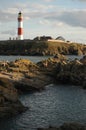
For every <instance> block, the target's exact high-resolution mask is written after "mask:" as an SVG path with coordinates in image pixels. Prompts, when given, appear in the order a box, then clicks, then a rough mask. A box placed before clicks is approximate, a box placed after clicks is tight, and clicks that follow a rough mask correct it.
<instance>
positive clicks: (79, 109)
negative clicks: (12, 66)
mask: <svg viewBox="0 0 86 130" xmlns="http://www.w3.org/2000/svg"><path fill="white" fill-rule="evenodd" d="M27 58H28V59H30V57H27ZM31 58H32V59H33V60H32V61H34V62H37V61H40V59H42V58H43V57H38V58H37V57H31ZM35 58H36V59H35ZM44 58H45V57H44ZM3 59H4V60H5V58H3ZM0 60H1V59H0ZM6 60H9V59H6ZM20 100H21V102H22V103H23V104H24V105H25V106H28V107H29V109H28V110H27V111H26V112H24V113H22V114H21V115H17V116H16V117H13V118H11V119H4V120H2V121H0V130H35V129H36V128H38V127H48V126H50V125H51V126H59V125H61V124H63V123H64V122H70V121H75V122H81V123H86V90H83V89H81V88H79V87H75V86H69V85H65V86H64V85H49V86H46V90H43V91H41V92H35V93H28V94H25V95H22V96H21V97H20Z"/></svg>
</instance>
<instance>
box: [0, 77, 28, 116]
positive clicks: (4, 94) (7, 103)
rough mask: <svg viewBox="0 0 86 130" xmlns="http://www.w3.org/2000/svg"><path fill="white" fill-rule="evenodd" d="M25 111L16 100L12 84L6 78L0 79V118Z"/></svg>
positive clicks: (16, 96) (16, 95) (16, 94)
mask: <svg viewBox="0 0 86 130" xmlns="http://www.w3.org/2000/svg"><path fill="white" fill-rule="evenodd" d="M25 109H26V108H25V107H24V106H23V105H22V104H21V102H20V101H19V100H18V93H17V90H16V89H15V88H14V85H13V83H12V82H11V81H10V80H9V79H7V78H4V77H3V78H2V77H0V118H1V117H6V116H12V115H15V114H18V113H21V112H23V111H24V110H25Z"/></svg>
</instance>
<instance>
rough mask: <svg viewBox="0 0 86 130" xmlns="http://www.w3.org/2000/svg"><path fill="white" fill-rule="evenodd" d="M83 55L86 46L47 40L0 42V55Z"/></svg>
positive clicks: (85, 52) (85, 51)
mask: <svg viewBox="0 0 86 130" xmlns="http://www.w3.org/2000/svg"><path fill="white" fill-rule="evenodd" d="M58 53H60V54H65V55H70V54H71V55H83V54H86V45H83V44H77V43H67V42H64V41H63V42H60V41H47V40H21V41H18V40H14V41H11V40H9V41H1V42H0V55H55V54H58Z"/></svg>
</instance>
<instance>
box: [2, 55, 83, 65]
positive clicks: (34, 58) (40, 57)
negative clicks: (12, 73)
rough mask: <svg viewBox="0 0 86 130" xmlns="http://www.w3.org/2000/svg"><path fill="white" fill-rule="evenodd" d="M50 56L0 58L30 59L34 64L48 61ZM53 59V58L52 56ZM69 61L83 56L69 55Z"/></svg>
mask: <svg viewBox="0 0 86 130" xmlns="http://www.w3.org/2000/svg"><path fill="white" fill-rule="evenodd" d="M49 57H50V56H0V61H7V60H8V61H14V60H16V59H19V58H23V59H29V60H31V61H32V62H35V63H36V62H39V61H41V60H44V59H47V58H49ZM51 57H52V56H51ZM67 57H68V59H69V60H73V59H75V58H78V59H80V58H82V57H83V56H75V55H74V56H73V55H69V56H67Z"/></svg>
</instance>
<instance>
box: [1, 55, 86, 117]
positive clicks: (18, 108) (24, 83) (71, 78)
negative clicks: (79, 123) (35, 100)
mask: <svg viewBox="0 0 86 130" xmlns="http://www.w3.org/2000/svg"><path fill="white" fill-rule="evenodd" d="M51 83H56V84H59V83H60V84H62V83H63V84H72V85H77V86H81V87H82V88H86V56H84V57H83V58H82V59H80V60H78V59H75V60H73V61H69V60H68V59H67V58H66V57H65V56H63V55H60V54H58V55H56V56H55V57H53V58H49V59H47V60H44V61H40V62H39V63H36V64H35V63H33V62H31V61H29V60H26V59H17V60H15V61H11V62H3V61H2V62H0V117H4V116H7V115H15V114H18V113H21V112H23V111H25V110H26V107H24V106H23V105H22V104H21V102H20V101H19V99H18V93H19V92H29V91H41V90H43V89H45V86H46V85H49V84H51Z"/></svg>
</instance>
